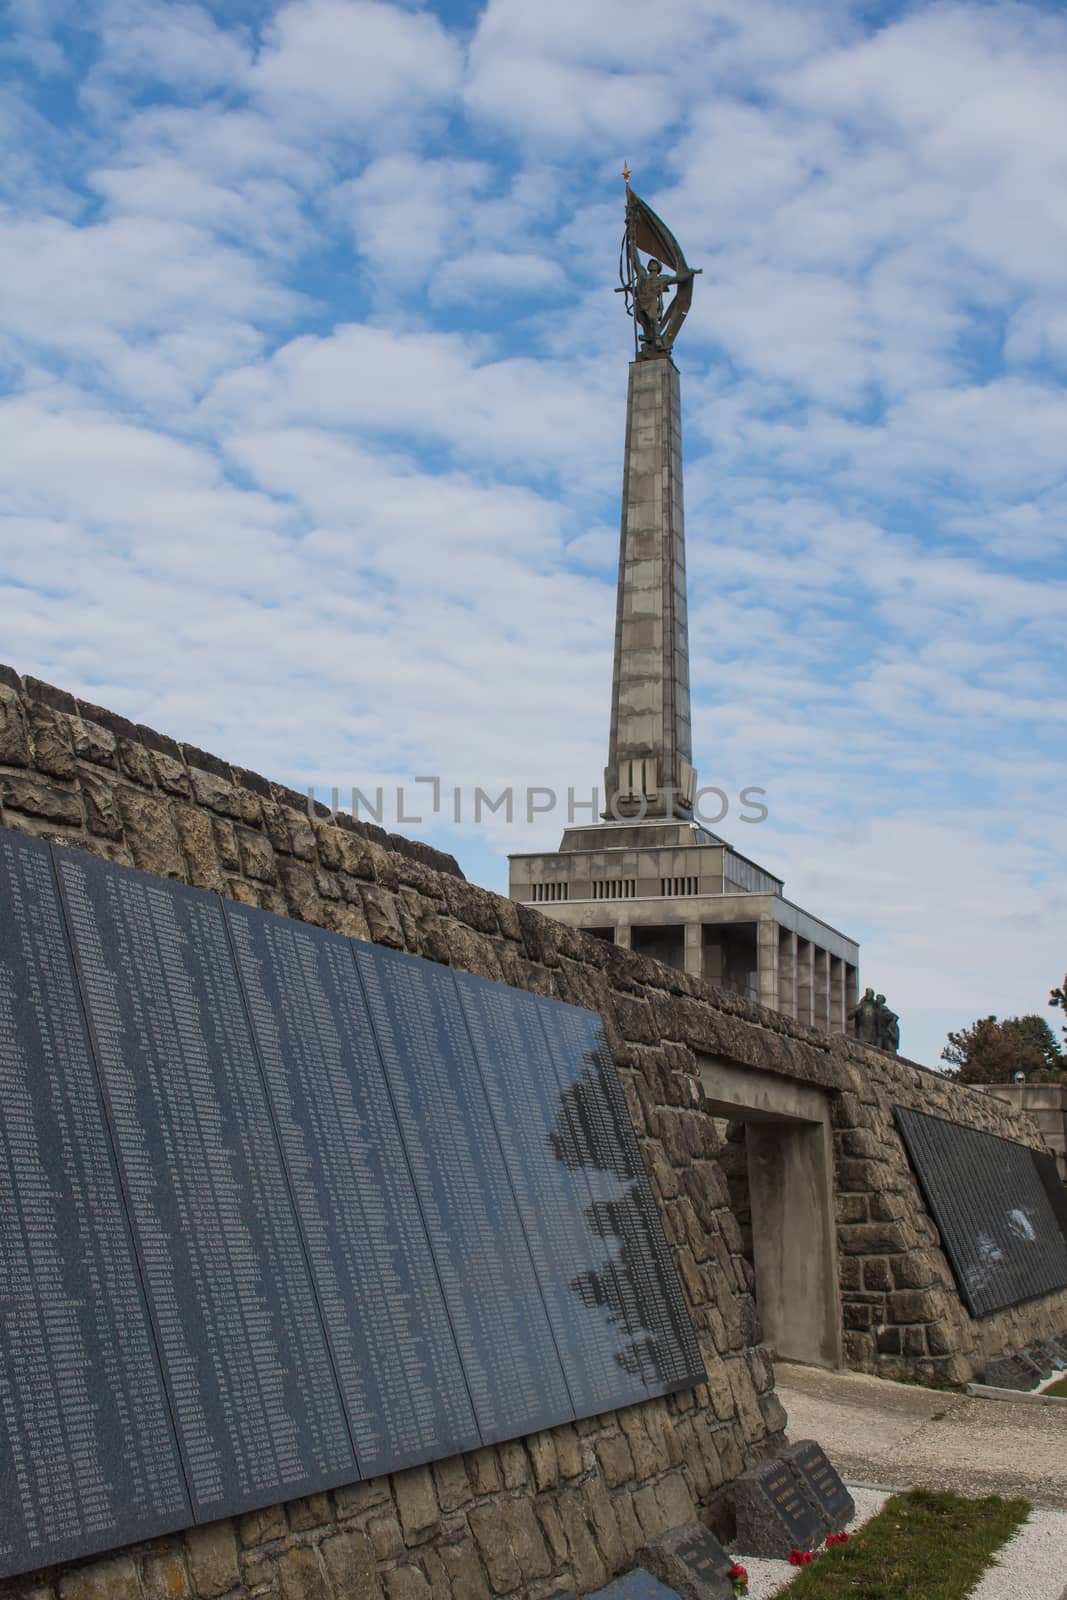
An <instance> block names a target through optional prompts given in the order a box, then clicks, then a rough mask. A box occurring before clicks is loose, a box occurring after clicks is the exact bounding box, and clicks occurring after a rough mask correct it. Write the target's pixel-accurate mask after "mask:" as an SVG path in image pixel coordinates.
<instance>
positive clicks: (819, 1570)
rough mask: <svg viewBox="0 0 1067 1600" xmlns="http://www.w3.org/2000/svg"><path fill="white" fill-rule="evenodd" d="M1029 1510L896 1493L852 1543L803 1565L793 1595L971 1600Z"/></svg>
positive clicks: (807, 1599) (992, 1501) (1014, 1503)
mask: <svg viewBox="0 0 1067 1600" xmlns="http://www.w3.org/2000/svg"><path fill="white" fill-rule="evenodd" d="M1029 1512H1030V1506H1029V1503H1028V1502H1027V1501H1026V1500H1002V1499H1000V1498H999V1496H997V1495H992V1496H990V1497H989V1498H988V1499H986V1500H964V1499H963V1498H962V1497H961V1496H960V1495H956V1494H940V1493H937V1494H935V1493H934V1492H932V1491H929V1490H926V1489H913V1490H912V1491H911V1492H910V1493H909V1494H895V1495H894V1496H893V1498H892V1499H891V1500H890V1501H888V1503H887V1504H886V1505H885V1506H884V1507H883V1508H882V1510H881V1511H880V1512H879V1513H878V1515H877V1516H876V1517H872V1519H871V1521H870V1522H868V1523H867V1524H866V1526H865V1527H863V1528H861V1529H860V1531H859V1533H857V1534H854V1535H853V1536H852V1538H851V1539H850V1540H849V1542H848V1544H845V1545H837V1546H835V1547H834V1548H833V1549H831V1550H825V1551H824V1552H823V1553H822V1555H821V1556H819V1558H818V1560H817V1561H815V1562H813V1564H812V1565H811V1566H810V1567H805V1568H804V1570H803V1571H802V1572H801V1573H800V1576H799V1577H798V1578H797V1580H796V1581H795V1582H794V1583H792V1584H791V1585H790V1587H789V1589H788V1590H787V1593H788V1596H789V1600H846V1597H847V1600H966V1597H967V1596H968V1595H969V1594H970V1592H971V1590H972V1589H973V1588H974V1586H975V1584H976V1583H977V1582H978V1580H979V1578H980V1577H981V1576H982V1573H983V1572H985V1571H986V1569H987V1568H988V1567H989V1566H990V1565H991V1564H992V1559H993V1556H994V1555H995V1554H996V1552H997V1551H998V1550H999V1549H1000V1547H1001V1545H1002V1544H1004V1542H1005V1541H1006V1540H1007V1539H1010V1538H1011V1536H1012V1534H1013V1533H1015V1532H1016V1530H1017V1529H1018V1528H1019V1526H1020V1524H1022V1523H1023V1522H1025V1521H1026V1518H1027V1516H1028V1515H1029Z"/></svg>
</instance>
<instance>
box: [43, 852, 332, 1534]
mask: <svg viewBox="0 0 1067 1600" xmlns="http://www.w3.org/2000/svg"><path fill="white" fill-rule="evenodd" d="M56 864H57V868H58V872H59V881H60V886H61V889H62V892H63V898H64V903H65V906H66V910H67V920H68V924H69V927H70V930H71V935H72V938H73V943H74V952H75V957H76V961H77V968H78V974H79V978H80V981H81V987H82V992H83V995H84V997H85V1002H86V1010H87V1013H88V1017H89V1024H90V1029H91V1033H92V1036H93V1043H94V1047H95V1050H96V1056H97V1060H98V1062H99V1064H100V1069H101V1074H102V1078H103V1083H104V1089H105V1095H106V1099H107V1105H108V1111H109V1116H110V1120H111V1125H112V1128H113V1131H114V1138H115V1145H116V1149H117V1153H118V1157H119V1165H120V1168H121V1171H122V1179H123V1186H124V1189H125V1192H126V1197H127V1202H128V1205H129V1210H130V1216H131V1220H132V1223H133V1230H134V1237H135V1240H136V1243H137V1249H138V1254H139V1257H140V1261H141V1264H142V1268H143V1272H144V1277H145V1282H146V1284H147V1286H148V1291H149V1303H150V1307H151V1311H152V1316H153V1320H154V1324H155V1329H156V1337H157V1342H158V1345H159V1349H160V1353H161V1355H162V1358H163V1369H164V1377H165V1379H166V1382H167V1387H168V1391H169V1394H170V1399H171V1405H172V1409H173V1412H174V1417H175V1421H176V1424H177V1429H178V1438H179V1442H180V1445H181V1449H182V1457H183V1460H184V1463H185V1468H186V1474H187V1477H188V1481H189V1486H190V1490H191V1493H192V1499H193V1506H194V1510H195V1513H196V1516H197V1519H198V1520H200V1521H206V1520H209V1519H211V1518H215V1517H223V1516H230V1515H233V1514H234V1513H235V1512H238V1511H241V1510H246V1509H249V1508H250V1507H253V1506H256V1505H264V1504H269V1503H270V1502H272V1501H277V1500H286V1499H292V1498H295V1497H296V1496H298V1495H302V1494H308V1493H311V1492H312V1491H313V1490H316V1489H321V1488H325V1487H327V1486H329V1485H331V1484H337V1483H342V1482H350V1481H352V1480H353V1479H354V1478H356V1477H357V1476H358V1469H357V1466H356V1462H355V1457H354V1453H353V1449H352V1444H351V1440H350V1438H349V1435H348V1430H347V1427H346V1426H345V1420H344V1411H343V1409H342V1406H341V1403H340V1396H339V1393H338V1389H337V1383H336V1380H335V1377H334V1373H333V1368H332V1364H331V1361H330V1357H329V1352H328V1349H327V1345H326V1338H325V1334H324V1331H323V1327H322V1321H321V1317H320V1314H319V1309H318V1305H317V1302H316V1300H315V1296H314V1293H313V1291H312V1286H311V1279H310V1274H309V1271H308V1264H307V1260H306V1257H305V1253H304V1246H303V1242H302V1240H301V1237H300V1233H299V1230H298V1227H297V1222H296V1217H295V1214H294V1210H293V1205H292V1200H291V1197H290V1194H289V1189H288V1185H287V1183H286V1179H285V1174H284V1169H283V1166H282V1160H281V1154H280V1151H279V1149H278V1145H277V1140H276V1136H275V1132H274V1127H273V1124H272V1121H271V1117H270V1113H269V1110H268V1105H267V1097H266V1091H265V1088H264V1084H263V1079H262V1074H261V1071H260V1067H259V1064H258V1061H257V1059H256V1056H255V1053H254V1049H253V1045H252V1038H251V1033H250V1031H249V1026H248V1019H247V1016H246V1013H245V1009H244V1004H243V1000H242V996H241V991H240V987H239V984H238V981H237V973H236V970H235V967H234V963H233V957H232V954H231V951H230V946H229V941H228V939H227V936H226V926H225V922H224V920H223V911H222V905H221V902H220V901H219V900H218V898H217V897H216V896H214V895H211V894H206V893H203V892H201V891H199V890H195V889H188V888H185V887H184V886H183V885H180V884H175V883H169V882H166V881H160V880H159V879H156V878H151V877H148V876H146V875H145V874H143V873H138V872H133V871H130V870H129V869H127V868H123V867H116V866H113V865H111V864H110V863H103V862H100V861H97V860H94V859H93V858H92V857H89V856H85V855H81V854H75V853H74V852H72V851H66V850H56Z"/></svg>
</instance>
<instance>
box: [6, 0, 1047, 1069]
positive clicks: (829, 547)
mask: <svg viewBox="0 0 1067 1600" xmlns="http://www.w3.org/2000/svg"><path fill="white" fill-rule="evenodd" d="M0 10H2V19H0V74H2V86H0V129H2V134H3V143H4V149H5V159H4V161H3V163H2V164H0V367H2V383H3V393H2V399H0V404H2V417H0V453H2V460H3V471H2V475H0V496H2V509H3V514H4V521H3V524H2V527H3V531H2V533H0V539H2V552H0V553H2V570H0V585H2V592H0V607H2V610H0V617H2V643H0V659H2V660H5V661H7V662H9V663H11V664H12V665H14V666H16V667H18V668H19V670H21V671H22V672H32V673H35V674H37V675H38V676H41V677H44V678H47V679H49V680H51V681H53V682H55V683H58V684H61V685H63V686H65V687H67V688H70V689H72V690H74V691H76V692H77V693H80V694H84V695H87V696H88V697H90V698H92V699H94V700H97V701H100V702H103V703H104V704H107V705H110V706H111V707H113V708H114V709H116V710H120V711H123V712H125V713H126V714H127V715H129V716H132V717H134V718H136V719H137V720H139V721H144V722H147V723H149V724H151V725H153V726H155V727H157V728H159V729H162V730H165V731H167V732H169V733H171V734H174V735H176V736H178V737H179V738H184V739H189V740H192V741H193V742H195V743H197V744H200V745H202V746H205V747H207V748H209V749H212V750H214V751H217V752H218V753H220V754H223V755H225V756H227V757H229V758H231V759H233V760H236V761H239V762H241V763H243V764H246V765H248V766H251V767H253V768H256V769H257V770H259V771H262V772H264V773H267V774H268V775H270V776H272V777H276V778H279V779H286V780H288V781H290V782H292V783H294V784H296V785H299V786H302V787H304V786H306V785H307V784H308V783H315V784H317V785H318V786H319V787H320V792H322V793H324V794H325V793H326V791H328V789H329V788H330V787H331V786H333V785H338V786H339V787H340V789H341V791H342V795H344V794H345V793H346V791H348V790H350V788H351V786H352V784H353V783H356V784H359V785H360V786H361V787H362V788H363V789H364V790H365V791H367V792H372V791H373V789H374V788H375V786H376V785H377V784H379V783H383V784H386V785H388V786H390V787H391V788H395V785H396V784H397V783H398V782H404V783H406V785H407V787H408V794H409V800H408V805H407V813H406V814H409V815H419V816H421V817H422V818H423V820H422V821H421V822H419V823H411V824H403V826H406V828H407V831H409V832H411V833H414V834H416V835H420V836H422V837H426V838H432V839H434V840H436V841H437V842H439V843H441V844H443V845H445V846H446V847H448V848H451V849H454V850H455V851H456V852H457V854H458V855H459V857H460V860H461V861H462V863H463V865H464V867H465V869H466V871H467V873H468V876H470V877H471V878H473V879H475V880H476V881H479V882H482V883H485V884H488V885H490V886H491V887H494V888H498V889H499V888H503V887H504V886H505V885H506V860H505V858H506V855H507V852H508V851H509V850H528V849H535V848H541V847H549V848H553V847H554V846H555V845H556V843H557V842H558V834H559V831H560V828H561V826H562V822H563V820H564V818H563V816H562V815H561V814H559V813H556V814H555V815H550V816H546V817H543V818H538V819H536V820H535V822H534V823H533V824H532V825H527V824H526V823H525V821H524V820H523V817H522V806H521V801H520V806H519V815H518V816H517V818H516V821H515V822H514V823H513V825H511V826H510V827H509V826H507V825H506V823H505V821H504V819H503V817H502V816H500V817H498V818H497V819H495V821H492V822H489V821H486V822H483V824H482V825H481V826H480V827H477V828H476V827H475V826H474V825H473V822H469V821H467V820H464V821H463V822H461V823H460V824H459V825H458V826H457V825H456V824H455V823H454V822H453V821H452V820H451V815H450V811H451V804H452V802H451V798H450V791H451V790H452V788H454V787H458V788H459V789H460V792H461V796H462V799H461V805H462V806H463V808H464V810H465V814H466V813H469V811H470V809H471V801H472V797H473V791H474V788H475V786H476V785H481V786H483V787H485V788H487V789H490V790H492V791H494V792H495V791H496V790H499V789H500V788H501V787H502V786H503V785H505V784H509V783H510V784H513V785H514V786H515V789H516V792H517V793H519V794H520V795H521V794H522V793H523V791H524V790H525V788H526V787H527V786H529V785H534V784H536V785H551V786H554V787H555V788H557V789H558V790H559V791H560V792H561V793H563V792H565V791H566V789H567V787H568V785H571V786H573V787H574V788H575V789H576V790H577V791H578V792H579V794H581V793H586V794H588V792H589V789H590V788H591V787H592V785H593V784H595V783H598V782H599V781H600V773H601V769H602V766H603V762H604V759H605V754H606V749H605V747H606V740H607V718H608V697H609V690H610V677H611V655H610V652H611V636H612V627H613V613H614V578H615V562H616V558H617V538H618V535H617V518H618V498H619V488H620V469H621V447H622V429H623V408H624V401H625V385H626V366H627V361H628V358H629V353H630V332H629V327H628V324H627V323H626V321H625V318H624V315H623V312H622V308H621V304H620V300H619V298H618V297H617V296H615V295H614V294H613V293H612V287H613V284H614V283H615V281H616V270H617V252H618V244H619V235H620V232H621V219H622V182H621V179H620V177H619V170H620V167H621V165H622V162H623V159H624V158H628V160H629V162H630V165H631V166H632V168H633V170H634V177H633V182H634V186H635V187H636V188H637V189H638V191H639V192H640V193H642V194H643V195H644V196H645V197H646V198H647V199H648V200H649V201H650V203H651V204H652V205H653V206H655V208H656V209H657V210H658V211H660V212H661V213H662V214H663V215H664V216H665V218H666V219H667V221H668V222H669V223H670V225H671V226H672V228H673V229H674V231H675V232H676V233H677V234H678V236H679V238H680V239H681V241H682V243H683V246H684V247H685V249H686V253H687V255H688V257H689V259H690V261H691V262H692V263H694V264H697V265H701V266H702V267H703V269H704V271H703V277H702V278H700V279H699V280H698V284H697V292H696V296H695V299H694V308H693V311H692V314H691V316H690V319H689V322H688V323H687V325H686V328H685V332H684V334H683V336H682V339H681V340H680V342H679V347H678V352H677V356H678V364H679V366H680V368H681V370H682V386H683V403H684V407H685V448H686V461H687V467H686V494H687V525H688V537H689V571H690V602H691V629H692V633H691V648H692V653H693V658H694V692H695V706H694V722H695V735H696V752H695V754H696V761H697V765H698V768H699V771H700V775H701V781H702V782H705V783H713V784H718V785H720V786H721V787H722V788H723V789H724V790H725V791H726V792H727V794H728V795H731V796H736V794H737V792H738V791H739V790H740V789H741V788H742V787H744V786H746V785H750V784H751V785H761V786H763V787H764V788H765V789H766V790H767V802H766V803H767V805H768V807H769V811H770V815H769V818H768V820H767V821H766V822H764V823H763V824H762V825H759V826H753V825H752V824H750V823H745V822H743V821H741V820H740V813H739V812H738V811H737V809H736V807H735V810H734V811H733V812H732V813H731V814H730V815H728V816H727V818H726V819H725V820H724V821H723V822H722V823H721V824H720V827H719V831H720V832H722V833H724V834H725V835H726V836H727V837H728V838H731V839H732V840H733V841H734V842H735V843H736V844H737V845H738V847H739V848H741V849H742V850H744V851H745V852H746V853H748V854H751V855H754V856H756V858H757V859H759V860H761V861H763V862H764V863H765V864H766V865H768V866H769V867H771V868H772V869H773V870H775V871H776V872H778V873H779V874H780V875H781V876H783V877H784V878H785V880H786V892H787V894H789V895H790V897H791V898H793V899H795V900H797V901H799V902H800V903H801V904H803V905H805V906H806V907H808V908H809V909H810V910H812V911H814V912H815V913H816V914H818V915H821V916H822V917H824V918H825V919H826V920H828V921H830V922H832V923H834V924H835V925H837V926H839V927H841V928H842V929H844V930H845V931H847V932H848V933H850V934H852V935H853V936H855V937H858V938H859V939H860V940H861V942H862V944H863V961H864V967H863V977H864V981H866V982H871V983H873V984H874V985H875V986H876V987H877V988H879V989H884V990H885V992H886V993H887V995H888V996H889V998H890V1001H891V1003H892V1004H893V1005H894V1007H895V1008H896V1009H897V1010H899V1011H900V1012H901V1015H902V1030H903V1038H902V1048H903V1049H904V1050H905V1051H906V1052H907V1053H909V1054H911V1055H912V1056H914V1057H915V1058H916V1059H919V1060H923V1061H927V1062H929V1063H930V1064H935V1063H936V1061H937V1057H938V1053H939V1050H940V1048H941V1045H942V1044H943V1042H944V1036H945V1031H946V1029H947V1028H948V1027H955V1026H958V1025H960V1024H963V1023H965V1022H967V1021H969V1020H971V1019H973V1018H974V1017H975V1016H977V1015H981V1014H985V1013H988V1012H991V1011H993V1012H997V1013H998V1014H1000V1015H1008V1014H1012V1013H1016V1012H1020V1011H1028V1010H1037V1011H1041V1012H1042V1013H1044V1014H1046V1015H1048V1016H1051V1013H1047V1012H1045V1001H1046V999H1047V992H1048V989H1049V987H1050V985H1051V984H1052V983H1054V982H1058V981H1059V980H1060V977H1061V976H1062V973H1063V969H1064V966H1065V965H1067V932H1065V927H1067V915H1065V912H1067V873H1065V869H1064V855H1065V850H1064V847H1065V844H1067V823H1065V821H1064V805H1063V799H1064V795H1065V792H1067V760H1065V751H1064V730H1065V723H1067V674H1065V671H1064V637H1065V625H1064V624H1065V612H1067V606H1065V601H1067V400H1065V395H1064V388H1063V379H1064V374H1065V371H1067V96H1065V94H1064V84H1065V82H1067V12H1065V10H1064V8H1063V5H1062V4H1061V3H1059V0H1053V3H1049V4H1047V5H1040V4H1031V5H1023V4H1012V3H1000V0H972V3H963V4H947V5H940V4H922V3H919V4H914V5H896V4H889V3H883V4H875V3H867V4H864V3H862V0H808V3H806V0H658V3H657V4H655V5H651V4H648V3H647V0H642V3H637V0H581V4H575V3H574V0H538V3H536V4H531V3H530V0H488V4H486V5H485V6H484V7H483V6H480V5H478V4H477V3H475V0H448V3H442V4H440V5H438V6H431V7H428V8H417V7H415V6H406V5H402V4H379V3H374V0H288V3H282V4H279V3H277V0H201V3H199V4H196V3H188V4H185V3H182V0H7V3H6V8H2V7H0ZM428 775H440V777H441V779H442V784H443V786H444V788H443V793H442V804H443V806H444V807H445V808H446V809H445V811H444V812H443V814H441V815H437V816H434V815H433V814H432V813H431V811H430V809H429V807H430V805H431V803H432V796H431V793H430V788H429V786H428V785H422V786H421V787H420V786H413V785H412V783H411V780H412V779H413V778H414V777H415V776H428ZM387 820H388V817H387ZM580 820H585V818H584V817H582V818H580Z"/></svg>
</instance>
